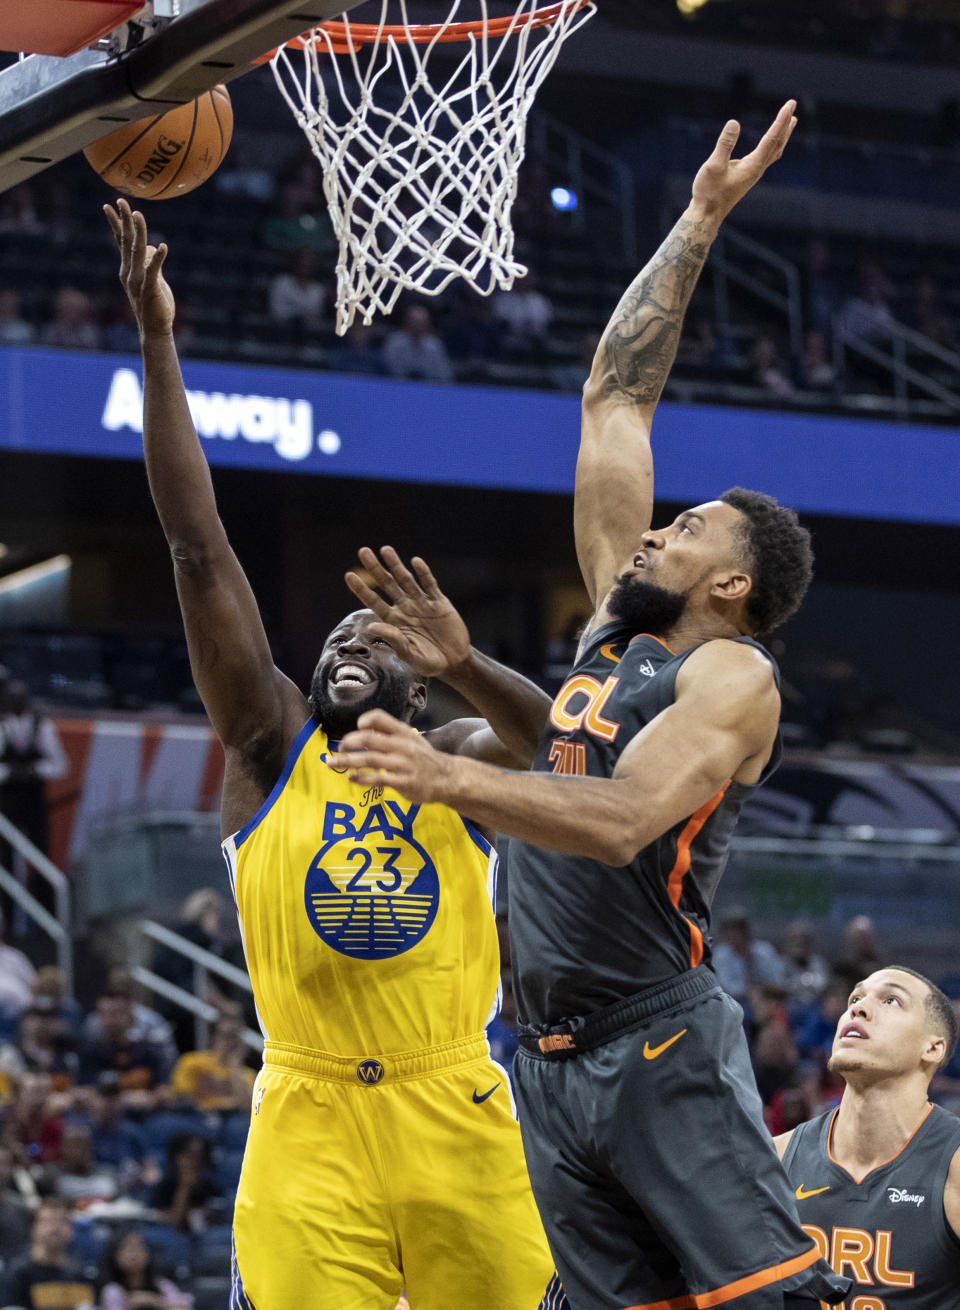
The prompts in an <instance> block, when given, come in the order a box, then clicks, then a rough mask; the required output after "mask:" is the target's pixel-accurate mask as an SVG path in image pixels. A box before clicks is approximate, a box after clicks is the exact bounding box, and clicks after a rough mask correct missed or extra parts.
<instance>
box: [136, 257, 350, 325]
mask: <svg viewBox="0 0 960 1310" xmlns="http://www.w3.org/2000/svg"><path fill="white" fill-rule="evenodd" d="M326 303H327V293H326V290H325V288H324V285H323V283H322V282H321V281H320V279H319V278H318V277H317V256H316V253H315V252H314V251H312V250H308V249H302V250H298V251H297V252H296V253H295V254H294V255H293V256H291V259H290V266H289V268H288V269H287V271H286V272H284V273H275V274H274V276H273V278H272V279H271V281H270V287H269V289H268V291H267V310H268V312H269V314H270V317H271V318H272V319H273V320H274V321H275V322H276V323H280V324H282V325H283V326H284V327H293V328H298V329H299V330H301V331H303V332H316V331H317V330H318V328H320V327H322V325H323V316H324V310H325V308H326ZM131 312H132V311H131Z"/></svg>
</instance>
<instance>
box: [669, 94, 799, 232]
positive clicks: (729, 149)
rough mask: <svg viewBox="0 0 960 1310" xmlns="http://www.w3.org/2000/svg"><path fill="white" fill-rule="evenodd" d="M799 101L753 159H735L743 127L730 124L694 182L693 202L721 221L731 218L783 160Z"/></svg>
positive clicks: (771, 129) (784, 114)
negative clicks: (740, 204) (761, 180)
mask: <svg viewBox="0 0 960 1310" xmlns="http://www.w3.org/2000/svg"><path fill="white" fill-rule="evenodd" d="M796 107H797V102H796V100H788V101H787V102H786V104H785V105H783V107H782V108H781V110H780V112H779V113H778V114H777V116H776V118H775V119H774V120H773V122H772V123H771V124H770V126H769V127H768V128H767V130H766V132H765V133H764V134H763V136H762V137H761V139H760V141H759V143H758V144H757V146H756V148H755V149H754V150H751V151H750V153H749V155H744V156H743V158H742V159H732V158H731V155H732V154H733V150H734V146H736V144H737V140H738V138H739V136H740V124H739V123H738V122H736V121H735V120H734V119H731V120H730V122H729V123H727V124H726V125H725V127H724V129H723V131H722V132H721V133H720V136H719V138H718V139H717V144H716V145H715V146H714V148H713V153H712V154H711V156H710V158H709V159H708V160H707V161H706V162H705V163H704V164H703V165H701V168H700V171H699V172H698V173H697V176H696V177H695V178H694V180H693V202H694V204H697V205H702V206H703V207H704V209H706V210H709V211H711V212H713V213H714V214H715V215H716V217H717V218H718V219H723V218H725V217H726V215H727V214H729V212H730V210H731V209H732V208H733V207H734V205H735V204H736V203H737V201H738V200H741V199H742V198H743V197H744V196H745V195H746V194H747V192H748V191H749V190H750V188H751V187H752V186H754V184H755V183H757V182H758V181H759V180H760V178H761V177H763V174H764V173H765V172H766V170H767V169H768V168H769V167H770V165H771V164H772V163H773V162H774V160H777V159H779V158H780V156H781V155H782V154H783V152H784V149H785V148H786V144H787V142H788V141H789V140H790V137H791V136H792V134H793V129H794V128H795V127H796V125H797V120H796V118H795V117H794V110H795V109H796Z"/></svg>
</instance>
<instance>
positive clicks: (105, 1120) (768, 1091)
mask: <svg viewBox="0 0 960 1310" xmlns="http://www.w3.org/2000/svg"><path fill="white" fill-rule="evenodd" d="M191 900H192V901H193V902H194V904H192V905H188V906H187V907H185V913H184V917H183V920H182V923H181V926H184V927H187V928H191V927H192V931H193V935H194V937H195V938H196V939H197V940H198V941H202V940H208V941H209V940H210V939H211V933H210V929H211V928H212V927H213V922H212V916H213V913H214V910H216V911H217V912H218V913H220V912H222V909H223V902H222V900H221V898H220V897H219V895H218V894H217V893H215V892H213V891H212V890H207V891H205V892H200V893H197V894H196V895H195V896H194V897H193V898H191ZM204 908H205V913H201V911H203V910H204ZM198 915H199V916H200V918H205V921H206V927H204V926H202V925H201V924H200V923H199V922H198ZM500 927H501V947H502V953H503V961H504V976H503V991H504V996H503V1005H502V1009H501V1012H500V1015H499V1017H498V1018H497V1019H496V1020H495V1021H494V1022H493V1024H492V1025H491V1026H490V1029H489V1039H490V1044H491V1050H492V1053H493V1055H494V1058H495V1059H497V1060H498V1061H500V1062H501V1063H503V1064H504V1065H506V1066H507V1067H509V1066H510V1064H511V1062H512V1059H513V1055H514V1053H515V1051H516V1045H517V1037H516V1007H515V1003H514V1000H513V995H512V990H511V986H510V970H509V946H508V942H507V937H506V931H505V925H504V924H503V923H502V922H501V924H500ZM716 927H717V941H716V945H715V947H714V967H715V969H716V972H717V975H718V977H719V979H720V982H721V983H722V985H723V986H724V988H725V989H726V990H727V991H728V992H729V993H730V994H731V995H733V996H734V997H736V999H737V1000H738V1001H739V1002H740V1004H741V1005H742V1006H743V1009H744V1015H745V1018H744V1023H745V1027H746V1031H747V1035H748V1039H749V1043H750V1049H751V1054H752V1058H753V1063H754V1070H755V1073H756V1077H757V1084H758V1088H759V1091H760V1095H761V1098H762V1101H763V1107H764V1116H765V1119H766V1122H767V1125H768V1127H769V1129H770V1131H771V1133H773V1134H776V1133H781V1132H784V1131H786V1130H788V1129H790V1128H792V1127H794V1126H795V1125H796V1124H798V1123H800V1122H803V1121H804V1120H806V1119H807V1118H809V1117H811V1116H812V1115H814V1114H817V1113H819V1112H821V1111H822V1110H824V1109H828V1108H830V1107H831V1106H834V1105H836V1104H837V1103H838V1100H839V1097H840V1095H841V1093H842V1090H843V1084H842V1081H841V1080H840V1079H839V1078H837V1077H836V1076H835V1075H833V1074H832V1073H831V1072H830V1070H829V1067H828V1060H829V1056H830V1050H831V1045H832V1041H833V1036H834V1033H835V1031H836V1025H837V1022H838V1019H839V1017H840V1016H841V1014H842V1013H843V1012H844V1010H845V1008H846V1005H847V998H848V996H849V993H850V991H851V990H852V988H853V987H854V986H855V985H856V983H857V982H859V981H860V980H861V979H862V978H864V977H866V976H867V975H869V974H870V973H871V972H872V971H874V970H875V969H877V968H880V967H882V966H883V965H885V964H889V963H891V962H892V959H893V957H892V956H891V951H890V948H889V947H888V945H887V944H886V943H880V942H878V940H877V933H876V930H875V928H874V925H873V923H872V922H871V920H870V919H869V918H868V917H867V916H865V915H858V916H856V917H854V918H853V919H851V920H850V921H849V923H848V924H847V927H846V931H845V935H844V940H843V946H842V950H841V951H840V953H839V954H838V955H837V957H836V958H832V959H831V958H828V957H827V955H825V954H824V953H823V952H822V951H821V949H820V945H819V943H818V940H817V936H816V934H815V931H814V928H813V925H812V924H811V923H810V922H808V921H806V920H795V921H794V922H792V923H790V924H788V925H787V926H786V927H785V930H784V932H783V935H782V938H781V939H780V941H779V943H778V944H776V945H775V944H774V943H772V942H770V941H767V940H764V939H762V938H758V937H757V936H756V935H755V934H754V933H753V931H752V928H751V922H750V917H749V915H748V913H747V911H746V910H744V909H742V908H739V907H736V906H727V907H726V908H725V909H723V910H721V912H720V914H719V916H718V923H717V925H716ZM24 944H25V945H26V947H27V952H29V938H27V939H26V941H25V943H24ZM895 953H896V952H895V950H894V952H893V954H894V955H895ZM153 967H154V968H155V969H163V968H164V967H165V965H164V962H163V960H162V959H160V958H158V959H157V960H155V961H154V964H153ZM938 981H940V982H941V984H942V985H943V986H944V987H945V989H946V990H947V991H948V994H951V995H956V996H958V998H960V989H958V987H957V986H956V985H955V984H956V983H957V981H958V980H957V979H952V980H951V979H946V980H944V979H940V980H938ZM27 983H29V986H27V985H26V984H27ZM0 997H2V998H3V1004H2V1009H0V1036H2V1039H3V1040H2V1043H0V1299H2V1303H3V1304H4V1305H6V1306H17V1307H25V1310H33V1307H37V1308H38V1310H39V1307H48V1308H53V1307H56V1308H57V1310H60V1308H61V1307H62V1308H63V1310H70V1307H80V1306H97V1307H99V1310H146V1308H148V1307H150V1308H152V1307H162V1306H183V1307H187V1306H193V1305H195V1304H196V1306H197V1307H198V1310H200V1308H201V1307H203V1306H205V1305H206V1304H210V1305H213V1304H215V1303H217V1302H216V1300H215V1298H216V1296H222V1294H223V1288H224V1279H225V1278H226V1277H227V1273H226V1271H227V1270H228V1268H229V1260H230V1228H229V1225H230V1215H231V1207H232V1200H233V1196H234V1194H235V1190H236V1186H237V1182H238V1179H239V1170H240V1163H241V1159H242V1152H243V1145H244V1141H245V1138H246V1131H247V1122H248V1116H249V1112H250V1103H251V1097H252V1094H253V1088H254V1079H255V1072H254V1066H255V1064H256V1062H257V1056H256V1053H255V1052H254V1051H252V1050H251V1048H250V1047H249V1046H248V1045H247V1043H246V1042H245V1039H244V1020H243V1016H242V1013H241V1010H240V1007H239V1005H237V1004H236V1003H235V1002H233V1001H231V1000H230V999H228V998H226V997H225V996H223V995H222V994H220V993H215V992H211V993H210V995H209V996H208V998H207V999H210V1000H213V1001H215V1002H216V1006H217V1009H218V1012H219V1017H218V1018H217V1020H216V1021H215V1023H214V1024H213V1025H212V1029H211V1033H210V1039H209V1043H208V1044H206V1045H205V1046H203V1047H202V1048H200V1049H197V1047H196V1042H195V1040H194V1032H193V1028H192V1024H191V1025H189V1026H188V1027H187V1028H186V1029H184V1030H183V1031H182V1040H181V1044H180V1045H179V1046H178V1045H177V1040H176V1036H177V1029H176V1028H175V1027H174V1026H173V1025H171V1022H170V1021H169V1019H168V1017H166V1016H165V1015H164V1014H161V1013H160V1012H158V1011H157V1010H155V1009H153V1008H151V1006H150V1005H148V1004H146V1003H145V1000H144V998H142V997H138V996H137V994H136V988H135V986H134V981H133V978H132V977H131V974H130V973H129V971H128V970H127V969H126V968H123V967H118V966H115V967H114V968H113V969H112V970H111V971H110V974H109V976H108V978H107V981H106V983H105V985H104V987H103V989H102V991H101V992H100V994H99V995H97V996H95V997H94V998H93V999H92V1003H91V1004H90V1005H89V1006H87V1007H85V1008H82V1007H81V1006H80V1005H79V1004H78V1003H77V1002H76V1001H75V1000H73V998H71V997H69V996H68V995H67V994H66V991H65V978H64V976H63V974H62V973H61V972H60V971H59V970H58V969H56V968H53V967H50V966H47V967H42V968H39V969H35V968H34V967H33V965H32V964H31V962H30V960H29V959H28V956H27V954H25V953H24V952H23V951H21V950H20V949H19V947H17V946H13V945H10V944H3V945H2V946H0ZM957 1005H958V1009H960V999H958V1001H957ZM933 1094H934V1095H935V1097H936V1099H938V1100H939V1101H940V1102H941V1103H943V1104H945V1105H946V1106H947V1107H948V1108H951V1109H954V1110H957V1111H960V1060H957V1059H955V1060H954V1061H953V1063H952V1064H951V1065H950V1066H949V1067H947V1068H946V1069H944V1070H943V1071H942V1073H941V1074H940V1075H938V1077H937V1079H936V1080H935V1083H934V1086H933ZM205 1275H206V1277H205ZM205 1297H209V1298H210V1299H209V1300H205Z"/></svg>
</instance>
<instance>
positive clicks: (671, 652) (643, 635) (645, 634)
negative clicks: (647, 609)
mask: <svg viewBox="0 0 960 1310" xmlns="http://www.w3.org/2000/svg"><path fill="white" fill-rule="evenodd" d="M641 637H649V638H650V640H651V641H656V642H660V645H661V646H662V647H663V649H664V650H667V651H670V654H671V655H676V653H677V652H676V651H675V650H670V647H669V646H668V645H667V643H666V642H665V641H660V638H659V637H655V636H654V635H653V633H652V632H638V633H637V635H636V636H635V637H631V638H630V641H629V643H628V644H629V645H631V646H632V645H633V643H634V642H635V641H639V640H640V638H641Z"/></svg>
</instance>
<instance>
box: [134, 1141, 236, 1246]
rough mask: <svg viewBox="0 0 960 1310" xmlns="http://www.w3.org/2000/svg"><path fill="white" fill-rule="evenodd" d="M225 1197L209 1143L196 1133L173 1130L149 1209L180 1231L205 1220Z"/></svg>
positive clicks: (190, 1228)
mask: <svg viewBox="0 0 960 1310" xmlns="http://www.w3.org/2000/svg"><path fill="white" fill-rule="evenodd" d="M221 1196H222V1192H221V1189H220V1187H219V1185H218V1184H217V1180H216V1175H215V1173H214V1169H213V1163H212V1156H211V1148H210V1143H209V1142H208V1141H207V1140H206V1138H204V1137H201V1136H200V1135H199V1134H197V1133H174V1134H173V1136H172V1137H171V1138H170V1141H169V1142H168V1143H167V1167H166V1171H165V1172H164V1175H163V1177H162V1178H161V1179H160V1181H159V1182H158V1183H157V1185H156V1187H154V1189H153V1192H152V1194H151V1196H150V1208H151V1209H153V1210H160V1211H162V1213H163V1217H164V1222H165V1223H168V1224H171V1225H172V1226H173V1227H174V1228H176V1229H177V1230H178V1231H179V1232H181V1233H187V1232H195V1231H197V1230H198V1229H200V1228H202V1227H203V1226H204V1224H205V1223H206V1218H207V1209H208V1207H209V1205H210V1203H211V1202H212V1201H216V1200H218V1199H219V1198H220V1197H221Z"/></svg>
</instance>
